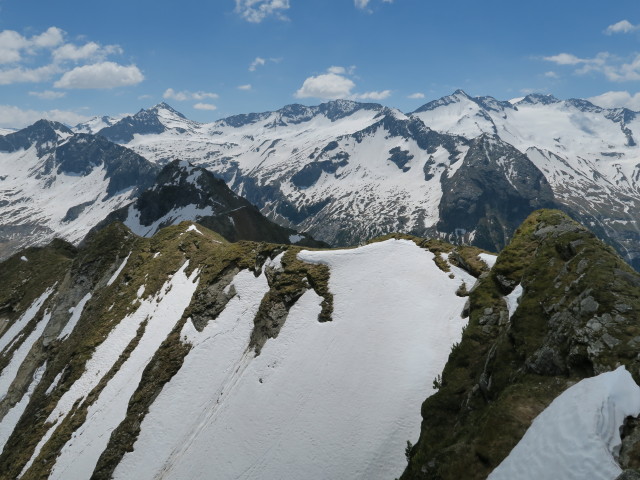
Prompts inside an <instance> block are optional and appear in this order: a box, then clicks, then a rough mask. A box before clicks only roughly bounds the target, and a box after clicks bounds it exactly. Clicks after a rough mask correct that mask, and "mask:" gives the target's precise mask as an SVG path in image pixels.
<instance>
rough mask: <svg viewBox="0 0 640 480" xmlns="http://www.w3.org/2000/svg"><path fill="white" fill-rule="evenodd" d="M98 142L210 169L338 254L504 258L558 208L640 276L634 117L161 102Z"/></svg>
mask: <svg viewBox="0 0 640 480" xmlns="http://www.w3.org/2000/svg"><path fill="white" fill-rule="evenodd" d="M97 133H99V135H102V136H105V137H106V138H108V139H110V140H112V141H114V142H117V143H120V144H123V145H126V146H127V147H128V148H131V149H132V150H134V151H136V152H137V153H139V154H140V155H142V156H144V157H145V158H147V159H148V160H150V161H152V162H155V163H157V164H160V165H162V164H165V163H167V162H169V161H171V160H174V159H176V158H178V159H182V160H185V161H188V162H191V163H192V164H194V165H199V166H202V167H205V168H207V169H208V170H210V171H212V172H213V173H215V174H216V175H218V176H220V177H222V178H223V179H224V180H225V181H226V182H227V183H228V184H229V186H230V187H231V188H232V189H233V190H234V191H235V192H236V193H238V194H240V195H242V196H244V197H246V198H247V199H248V200H249V201H250V202H251V203H253V204H255V205H256V206H258V207H259V208H260V210H261V211H262V212H263V213H264V214H265V215H267V216H268V217H269V218H270V219H272V220H274V221H276V222H278V223H280V224H281V225H284V226H289V227H294V228H296V229H298V230H300V231H304V232H308V233H309V234H311V235H312V236H314V237H315V238H317V239H319V240H323V241H325V242H328V243H330V244H334V245H352V244H355V243H358V242H361V241H365V240H367V239H369V238H372V237H374V236H376V235H380V234H384V233H389V232H392V231H403V232H408V233H413V234H416V235H420V236H429V235H440V236H441V237H442V238H444V239H447V240H449V241H464V242H470V243H472V244H474V245H477V246H480V247H482V248H485V249H489V250H492V251H498V250H500V249H501V248H503V247H504V246H505V245H506V244H507V243H508V241H509V240H510V239H511V238H512V236H513V232H514V230H515V228H517V226H518V225H519V224H520V223H521V222H522V221H524V219H525V218H526V217H527V215H528V214H530V213H531V212H532V211H533V210H535V209H537V208H541V207H557V208H560V209H562V210H564V211H565V212H567V213H568V214H570V215H571V216H572V217H573V218H575V219H577V220H579V221H581V222H582V223H584V224H585V225H587V226H589V228H591V229H592V230H593V231H594V232H595V233H596V234H597V235H598V236H600V237H601V238H603V239H605V240H606V241H607V242H608V243H610V244H611V245H612V246H614V247H615V248H616V249H617V250H618V252H619V253H621V254H622V255H623V256H624V258H625V259H626V260H627V261H629V262H630V263H631V264H633V265H635V266H636V267H638V265H640V264H639V263H638V262H640V260H639V258H640V257H639V255H640V253H639V252H640V246H639V244H638V241H639V238H640V232H639V230H638V223H637V222H638V214H637V212H638V211H640V204H639V199H640V196H639V187H638V182H639V181H640V166H639V165H640V156H639V155H638V148H640V147H638V145H637V139H638V138H640V118H639V114H638V113H637V112H633V111H630V110H627V109H604V108H600V107H598V106H596V105H593V104H591V103H589V102H588V101H586V100H577V99H571V100H558V99H556V98H554V97H553V96H550V95H539V94H532V95H528V96H527V97H524V98H522V99H514V100H511V101H509V102H506V101H498V100H496V99H494V98H491V97H470V96H469V95H467V94H466V93H464V92H463V91H460V90H458V91H456V92H455V93H454V94H452V95H450V96H447V97H444V98H442V99H439V100H435V101H433V102H429V103H427V104H426V105H424V106H423V107H421V108H418V109H417V110H416V111H414V112H411V113H408V114H403V113H401V112H399V111H398V110H395V109H391V108H388V107H384V106H382V105H379V104H373V103H358V102H354V101H347V100H337V101H332V102H328V103H325V104H322V105H319V106H317V107H306V106H303V105H289V106H286V107H284V108H282V109H280V110H278V111H275V112H264V113H254V114H246V115H237V116H233V117H228V118H225V119H222V120H219V121H217V122H213V123H207V124H200V123H197V122H193V121H191V120H188V119H186V118H185V117H184V116H183V115H182V114H180V113H178V112H176V111H175V110H174V109H172V108H171V107H170V106H168V105H167V104H164V103H162V104H159V105H156V106H155V107H153V108H151V109H148V110H141V111H140V112H138V113H137V114H135V115H133V116H129V117H125V118H123V119H121V120H120V121H118V122H116V123H114V124H113V125H111V126H109V127H105V128H103V129H101V130H99V131H98V132H97Z"/></svg>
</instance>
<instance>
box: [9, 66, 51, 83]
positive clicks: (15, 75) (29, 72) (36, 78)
mask: <svg viewBox="0 0 640 480" xmlns="http://www.w3.org/2000/svg"><path fill="white" fill-rule="evenodd" d="M60 71H61V70H60V68H59V67H58V66H56V65H54V64H50V65H44V66H42V67H38V68H24V67H14V68H9V69H5V70H0V85H11V84H13V83H40V82H46V81H47V80H49V79H50V78H51V77H53V76H54V75H56V74H58V73H60Z"/></svg>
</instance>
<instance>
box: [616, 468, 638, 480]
mask: <svg viewBox="0 0 640 480" xmlns="http://www.w3.org/2000/svg"><path fill="white" fill-rule="evenodd" d="M615 480H640V472H638V471H637V470H625V471H624V472H622V473H621V474H620V475H618V476H617V477H616V478H615Z"/></svg>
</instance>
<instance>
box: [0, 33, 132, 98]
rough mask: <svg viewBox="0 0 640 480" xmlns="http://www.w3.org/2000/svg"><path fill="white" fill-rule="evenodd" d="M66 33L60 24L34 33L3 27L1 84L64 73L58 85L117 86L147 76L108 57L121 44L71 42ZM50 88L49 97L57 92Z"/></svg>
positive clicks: (37, 80)
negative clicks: (4, 28) (28, 35)
mask: <svg viewBox="0 0 640 480" xmlns="http://www.w3.org/2000/svg"><path fill="white" fill-rule="evenodd" d="M66 36H67V33H66V32H65V31H64V30H62V29H60V28H58V27H49V28H48V29H47V30H45V31H44V32H42V33H40V34H37V35H33V36H31V37H26V36H24V35H21V34H20V33H18V32H16V31H14V30H3V31H1V32H0V66H2V65H4V67H0V85H9V84H14V83H42V82H48V81H50V80H51V79H52V78H53V77H54V75H60V74H62V77H60V78H59V79H58V81H57V82H55V83H54V86H55V87H57V88H115V87H119V86H126V85H135V84H137V83H140V82H141V81H142V80H143V79H144V76H143V75H142V72H140V70H139V69H138V67H136V66H135V65H129V66H123V65H119V64H117V63H115V62H110V61H106V59H107V57H109V56H110V55H119V54H122V53H123V51H122V48H120V47H119V46H117V45H106V46H102V45H100V44H99V43H96V42H87V43H85V44H83V45H76V44H73V43H67V42H66V41H65V38H66ZM47 55H48V56H49V57H48V59H47V57H46V56H47ZM48 92H49V93H47V94H46V95H48V97H46V98H54V97H52V95H53V92H51V91H50V90H49V91H48ZM34 93H37V92H34ZM36 96H37V95H36ZM41 98H45V97H41ZM55 98H59V96H58V97H55Z"/></svg>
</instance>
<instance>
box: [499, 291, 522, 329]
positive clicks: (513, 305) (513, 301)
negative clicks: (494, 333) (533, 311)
mask: <svg viewBox="0 0 640 480" xmlns="http://www.w3.org/2000/svg"><path fill="white" fill-rule="evenodd" d="M522 291H523V290H522V285H520V284H518V285H516V287H515V288H514V289H513V290H512V292H511V293H510V294H509V295H507V296H506V297H504V300H505V301H506V302H507V308H508V309H509V320H511V317H513V314H514V313H516V310H517V309H518V304H519V303H520V297H522Z"/></svg>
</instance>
